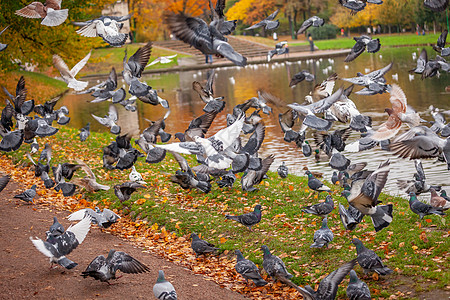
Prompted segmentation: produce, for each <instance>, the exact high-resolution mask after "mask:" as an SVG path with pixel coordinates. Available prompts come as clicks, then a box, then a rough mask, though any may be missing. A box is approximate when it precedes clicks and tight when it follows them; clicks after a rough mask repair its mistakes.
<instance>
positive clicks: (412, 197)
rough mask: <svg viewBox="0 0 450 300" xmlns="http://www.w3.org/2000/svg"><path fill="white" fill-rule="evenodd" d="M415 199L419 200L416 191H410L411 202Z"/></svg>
mask: <svg viewBox="0 0 450 300" xmlns="http://www.w3.org/2000/svg"><path fill="white" fill-rule="evenodd" d="M415 200H417V196H416V193H414V192H410V193H409V202H411V201H415Z"/></svg>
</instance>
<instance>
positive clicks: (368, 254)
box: [352, 238, 393, 275]
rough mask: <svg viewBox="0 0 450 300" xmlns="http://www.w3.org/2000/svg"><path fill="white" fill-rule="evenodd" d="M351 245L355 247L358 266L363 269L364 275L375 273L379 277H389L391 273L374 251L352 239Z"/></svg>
mask: <svg viewBox="0 0 450 300" xmlns="http://www.w3.org/2000/svg"><path fill="white" fill-rule="evenodd" d="M352 243H353V244H355V246H356V252H357V260H358V264H359V265H360V266H361V268H363V269H364V273H368V272H376V273H378V274H379V275H389V274H391V273H392V272H393V271H392V270H391V269H389V268H388V267H386V266H385V265H384V264H383V262H382V261H381V258H380V257H379V256H378V255H377V254H376V253H375V252H374V251H372V250H370V249H367V248H366V247H365V246H364V245H363V243H362V242H361V241H360V240H358V239H356V238H354V239H353V240H352Z"/></svg>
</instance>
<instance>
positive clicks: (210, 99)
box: [192, 69, 225, 113]
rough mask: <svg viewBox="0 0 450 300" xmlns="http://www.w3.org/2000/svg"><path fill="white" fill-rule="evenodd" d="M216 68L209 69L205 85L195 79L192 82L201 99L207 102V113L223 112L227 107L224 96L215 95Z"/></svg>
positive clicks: (205, 110) (204, 109) (204, 108)
mask: <svg viewBox="0 0 450 300" xmlns="http://www.w3.org/2000/svg"><path fill="white" fill-rule="evenodd" d="M214 73H215V72H214V69H212V70H208V72H207V78H208V80H207V82H206V85H205V87H203V86H202V85H201V83H200V82H198V81H194V82H193V83H192V89H193V90H194V91H196V92H197V93H198V95H199V96H200V99H202V101H203V102H205V104H206V105H205V107H203V111H204V112H206V113H211V112H217V113H219V112H221V111H222V110H223V109H224V107H225V101H222V99H223V98H224V97H214V90H213V85H214V78H215V77H214Z"/></svg>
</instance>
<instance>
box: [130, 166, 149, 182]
mask: <svg viewBox="0 0 450 300" xmlns="http://www.w3.org/2000/svg"><path fill="white" fill-rule="evenodd" d="M129 178H130V181H134V182H137V183H140V184H147V182H145V181H144V178H142V175H141V173H139V172H138V171H137V170H136V167H135V166H133V167H131V173H130V175H129Z"/></svg>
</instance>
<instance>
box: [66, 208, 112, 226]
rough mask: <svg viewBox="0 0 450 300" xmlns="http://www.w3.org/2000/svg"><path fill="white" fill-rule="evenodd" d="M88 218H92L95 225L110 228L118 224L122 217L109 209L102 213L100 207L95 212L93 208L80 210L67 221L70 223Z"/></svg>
mask: <svg viewBox="0 0 450 300" xmlns="http://www.w3.org/2000/svg"><path fill="white" fill-rule="evenodd" d="M86 216H89V217H90V218H91V221H92V223H93V224H98V226H100V227H102V228H108V227H109V226H111V225H112V224H114V223H116V222H117V220H118V219H120V216H119V215H118V214H116V213H115V212H113V211H112V210H110V209H108V208H104V209H103V211H101V210H100V209H99V208H98V207H96V208H95V210H93V209H92V208H84V209H80V210H78V211H76V212H74V213H71V214H70V215H69V216H68V217H67V219H68V220H69V221H77V220H82V219H83V218H85V217H86Z"/></svg>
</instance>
